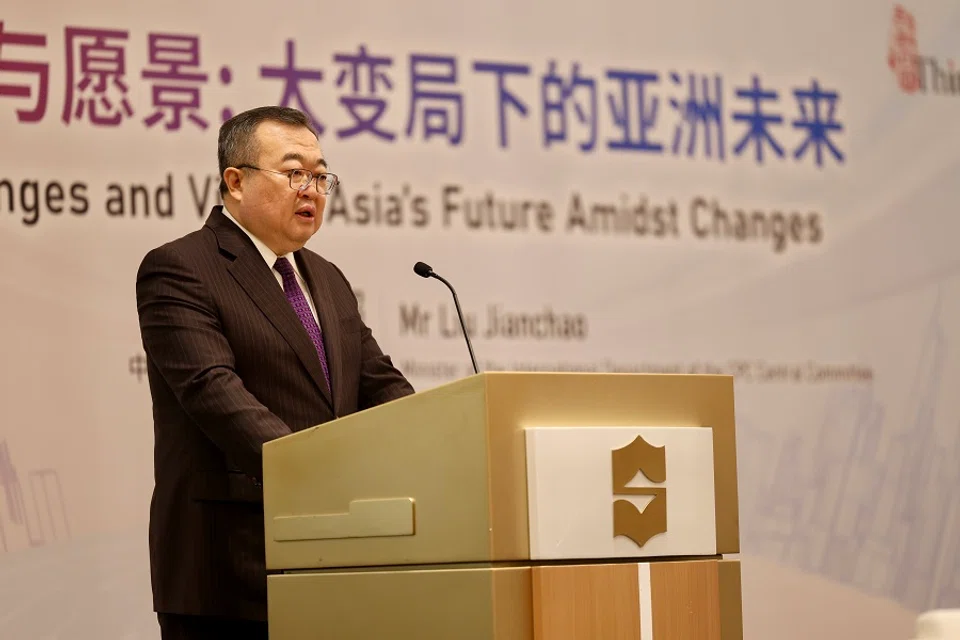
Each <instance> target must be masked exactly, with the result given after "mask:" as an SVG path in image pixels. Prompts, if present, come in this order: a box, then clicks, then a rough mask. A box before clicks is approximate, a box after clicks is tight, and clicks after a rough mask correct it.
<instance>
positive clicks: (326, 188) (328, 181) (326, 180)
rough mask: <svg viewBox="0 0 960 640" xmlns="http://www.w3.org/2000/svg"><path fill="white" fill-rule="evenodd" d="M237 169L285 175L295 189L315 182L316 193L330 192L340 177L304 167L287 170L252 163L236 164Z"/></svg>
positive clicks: (303, 187)
mask: <svg viewBox="0 0 960 640" xmlns="http://www.w3.org/2000/svg"><path fill="white" fill-rule="evenodd" d="M237 169H255V170H257V171H266V172H267V173H276V174H277V175H281V176H287V177H288V179H289V180H290V188H291V189H294V190H296V191H300V190H301V189H306V188H307V187H308V186H309V185H310V183H311V182H315V186H316V188H317V192H318V193H330V192H331V191H333V190H334V189H335V188H336V187H337V185H338V184H340V178H338V177H337V174H335V173H317V174H315V173H313V172H312V171H307V170H306V169H290V170H289V171H274V170H273V169H261V168H260V167H255V166H253V165H252V164H241V165H237Z"/></svg>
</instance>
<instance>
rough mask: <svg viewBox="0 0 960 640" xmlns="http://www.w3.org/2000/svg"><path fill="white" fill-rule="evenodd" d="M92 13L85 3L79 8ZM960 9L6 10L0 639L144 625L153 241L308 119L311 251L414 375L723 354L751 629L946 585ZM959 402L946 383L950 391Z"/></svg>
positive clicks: (798, 630)
mask: <svg viewBox="0 0 960 640" xmlns="http://www.w3.org/2000/svg"><path fill="white" fill-rule="evenodd" d="M82 5H83V6H82ZM958 35H960V6H958V5H957V3H956V2H952V1H950V0H936V1H935V0H926V1H924V2H920V1H919V0H909V1H907V2H904V3H903V4H894V3H890V2H875V1H868V0H857V1H853V2H845V3H832V2H828V1H826V0H808V1H807V2H802V3H771V2H763V1H762V0H735V1H733V2H724V3H710V2H707V1H706V0H676V1H674V2H671V3H656V2H650V1H645V2H627V1H626V0H607V1H606V2H603V3H598V4H594V5H589V4H583V3H580V4H575V3H573V2H569V1H568V0H560V1H559V2H551V3H534V2H508V1H507V0H490V1H488V2H483V3H469V4H467V3H443V2H432V1H430V0H411V1H410V2H404V3H391V2H386V1H384V0H380V1H376V0H353V1H352V2H349V3H342V4H339V5H338V4H335V3H334V4H331V3H322V4H316V3H312V4H311V3H293V4H280V5H263V4H261V3H255V2H250V1H248V0H238V1H237V2H235V3H233V4H231V5H230V6H229V9H225V8H224V7H221V5H219V4H215V3H199V2H187V1H185V0H168V1H167V2H163V3H147V4H143V3H134V2H121V1H119V0H90V1H89V2H85V3H79V4H69V3H61V2H51V1H50V0H35V1H34V2H24V3H7V5H6V6H5V7H4V9H3V11H2V13H0V127H2V143H0V144H2V148H3V155H2V159H0V285H2V291H3V303H2V312H0V355H2V360H3V363H4V366H3V367H2V368H0V388H2V390H3V391H2V394H3V396H2V397H3V403H2V405H3V408H2V413H0V486H2V491H0V636H2V637H4V638H17V639H21V638H23V639H27V638H71V639H73V640H86V639H90V640H92V639H97V640H101V639H103V638H118V639H125V638H157V637H159V632H158V629H157V626H156V619H155V617H154V614H153V613H152V609H151V603H150V581H149V569H148V557H147V539H146V522H147V514H148V506H149V499H150V491H151V488H152V444H153V431H152V421H151V413H150V398H149V392H148V388H147V383H146V376H145V361H144V354H143V352H142V348H141V344H140V337H139V330H138V325H137V313H136V305H135V298H134V279H135V275H136V270H137V267H138V265H139V263H140V260H141V259H142V258H143V256H144V255H145V253H146V252H147V251H148V250H149V249H151V248H153V247H155V246H157V245H159V244H161V243H163V242H166V241H168V240H171V239H173V238H175V237H178V236H180V235H183V234H185V233H188V232H190V231H192V230H195V229H197V228H199V227H200V226H201V225H202V224H203V222H204V220H205V218H206V216H207V215H208V214H209V211H210V209H211V207H212V206H213V205H215V204H217V203H218V176H217V158H216V140H217V129H218V127H219V125H220V124H221V123H222V122H223V120H224V119H225V118H227V117H229V116H230V115H231V114H233V113H237V112H239V111H241V110H244V109H247V108H250V107H254V106H259V105H263V104H282V105H288V106H294V107H298V108H300V109H303V110H304V111H306V112H307V113H308V114H309V115H310V116H311V118H313V120H314V121H315V124H316V126H317V127H318V129H319V130H320V131H321V145H322V147H323V150H324V153H325V156H326V158H327V160H328V161H329V163H330V167H331V170H332V171H334V172H336V173H337V174H338V175H339V176H340V177H341V179H342V185H341V187H340V188H339V189H338V190H337V191H336V192H335V193H334V194H333V195H332V196H331V197H330V199H329V201H328V204H327V211H326V216H325V220H324V224H323V227H322V229H321V230H320V232H319V233H318V234H317V235H316V236H315V237H314V239H313V240H311V242H310V244H309V245H308V246H309V247H310V248H312V249H314V250H316V251H318V252H320V253H321V254H323V255H324V256H326V257H327V258H329V259H331V260H333V261H334V262H335V263H337V264H338V265H339V266H340V267H341V268H342V269H343V270H344V272H345V273H346V275H347V277H348V278H349V280H350V282H351V284H352V286H353V287H354V288H355V290H356V292H357V295H358V298H359V300H360V302H361V305H362V311H363V314H364V317H365V319H366V320H367V322H368V324H370V326H371V327H372V328H373V330H374V332H375V335H376V336H377V338H378V339H379V341H380V343H381V345H382V346H383V347H384V349H385V350H386V351H387V352H389V353H390V354H391V355H392V356H393V357H394V360H395V362H396V363H397V364H398V366H399V367H400V368H401V369H402V370H403V371H404V372H405V373H406V374H407V375H408V376H409V378H410V380H411V382H412V383H413V384H414V385H415V387H416V388H417V389H418V390H423V389H426V388H430V387H433V386H436V385H439V384H442V383H444V382H447V381H451V380H454V379H457V378H460V377H463V376H466V375H468V374H469V373H471V372H472V368H471V365H470V359H469V355H468V353H467V350H466V347H465V345H464V342H463V336H462V333H461V332H460V330H459V327H458V323H457V319H456V313H455V309H454V306H453V302H452V300H451V298H450V296H449V292H448V291H447V290H446V288H445V287H444V286H443V285H442V284H440V283H438V282H435V281H429V280H423V279H421V278H418V277H417V276H416V275H415V274H414V273H413V270H412V267H413V265H414V263H415V262H416V261H418V260H423V261H425V262H427V263H429V264H430V265H432V266H433V267H434V269H435V270H436V271H437V272H438V273H439V274H441V275H443V276H444V277H446V278H448V279H449V280H451V282H453V283H454V285H455V286H456V288H457V292H458V294H459V297H460V300H461V302H462V304H463V307H464V312H465V314H466V319H467V325H468V331H469V332H470V335H471V336H472V339H473V345H474V349H475V351H476V354H477V359H478V361H479V364H480V366H481V368H482V369H484V370H549V371H601V372H611V371H638V372H681V373H683V372H706V373H727V374H732V375H734V376H736V402H737V407H736V408H737V424H738V434H737V437H738V442H739V463H740V470H739V474H740V475H739V478H740V492H741V493H740V496H741V531H742V552H743V553H742V556H741V559H742V561H743V563H744V564H743V567H744V585H743V589H744V615H745V632H746V634H747V637H748V638H757V639H759V638H774V637H775V638H778V639H779V640H801V639H802V640H807V639H809V638H814V637H815V638H820V639H822V640H831V639H837V640H841V639H843V640H847V639H848V638H851V637H859V638H866V637H870V638H874V639H877V640H886V639H889V640H906V639H907V638H909V637H910V636H911V632H912V624H913V619H914V617H915V615H916V614H917V612H919V611H922V610H925V609H929V608H933V607H945V606H960V555H958V554H960V502H958V500H957V496H956V491H957V488H958V487H960V465H958V464H957V459H958V457H960V395H956V389H957V388H958V385H960V351H958V347H957V343H958V341H960V251H958V250H957V239H958V237H960V222H958V217H957V202H958V201H960V180H958V179H957V175H958V169H960V145H958V144H957V140H958V138H957V135H956V131H957V122H960V69H958V67H957V65H956V62H955V60H956V59H957V57H958V56H960V37H958ZM951 393H953V394H954V395H951Z"/></svg>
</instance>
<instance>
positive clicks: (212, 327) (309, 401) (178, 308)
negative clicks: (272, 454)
mask: <svg viewBox="0 0 960 640" xmlns="http://www.w3.org/2000/svg"><path fill="white" fill-rule="evenodd" d="M295 255H296V260H297V263H298V266H299V268H300V271H301V273H302V274H303V276H304V279H305V280H306V282H307V283H308V286H309V288H310V293H311V295H312V296H313V299H314V302H315V304H316V307H317V314H318V316H319V318H320V324H321V327H322V329H323V333H324V344H325V347H326V352H327V358H328V361H329V366H330V375H331V380H332V382H331V384H332V386H333V390H332V392H331V391H330V390H329V389H327V384H326V381H325V379H324V376H323V370H322V368H321V366H320V361H319V359H318V358H317V353H316V350H315V349H314V346H313V343H312V342H311V341H310V338H309V336H308V335H307V332H306V331H305V330H304V328H303V325H301V324H300V321H299V319H298V318H297V315H296V313H295V312H294V311H293V309H292V307H291V306H290V304H289V303H288V302H287V299H286V297H285V296H284V293H283V290H282V288H281V287H280V285H279V283H278V282H277V280H276V278H275V276H274V275H273V274H272V272H271V271H270V269H269V267H268V266H267V264H266V262H265V261H264V259H263V257H262V256H261V255H260V253H259V252H258V251H257V249H256V247H255V246H254V245H253V243H252V242H251V241H250V239H249V238H248V237H247V236H246V235H245V234H244V233H243V231H242V230H241V229H239V228H238V227H237V226H236V225H235V224H234V223H233V222H231V221H230V220H228V219H227V218H226V217H225V216H224V215H223V213H222V212H221V209H220V207H215V208H214V209H213V211H212V213H211V214H210V216H209V218H208V220H207V222H206V224H205V225H204V226H203V227H202V228H201V229H200V230H198V231H195V232H193V233H191V234H189V235H187V236H185V237H183V238H180V239H179V240H176V241H174V242H171V243H169V244H165V245H163V246H161V247H159V248H157V249H154V250H153V251H151V252H150V253H148V254H147V256H146V257H145V258H144V260H143V262H142V264H141V265H140V269H139V272H138V274H137V289H136V291H137V308H138V312H139V316H140V331H141V336H142V339H143V346H144V349H145V350H146V355H147V360H148V376H149V381H150V391H151V394H152V397H153V419H154V437H155V448H154V464H155V488H154V493H153V499H152V501H151V505H150V534H149V541H150V562H151V575H152V583H153V597H154V608H155V609H156V610H157V611H162V612H169V613H190V614H209V615H223V616H231V617H242V618H254V619H261V620H263V619H266V572H265V568H264V538H263V494H262V491H261V490H260V488H259V479H260V478H261V473H262V465H261V446H262V444H263V443H264V442H267V441H268V440H272V439H275V438H278V437H281V436H283V435H286V434H289V433H291V432H293V431H298V430H300V429H304V428H307V427H311V426H314V425H316V424H319V423H322V422H326V421H329V420H331V419H333V418H335V417H339V416H344V415H347V414H349V413H353V412H355V411H358V410H361V409H364V408H367V407H370V406H374V405H377V404H381V403H384V402H388V401H390V400H393V399H396V398H399V397H402V396H405V395H408V394H411V393H413V388H412V387H411V386H410V385H409V383H408V382H407V381H406V380H405V379H404V377H403V376H402V375H401V373H400V372H399V371H397V369H396V368H394V366H393V364H392V363H391V360H390V358H389V357H388V356H385V355H384V354H383V353H382V352H381V350H380V347H379V346H378V345H377V342H376V340H375V339H374V338H373V336H372V335H371V332H370V329H369V328H368V327H367V326H366V325H365V324H364V323H363V321H362V320H361V318H360V313H359V310H358V307H357V300H356V298H355V297H354V295H353V292H352V290H351V288H350V286H349V284H348V282H347V280H346V279H345V278H344V276H343V273H342V272H341V271H340V270H339V269H338V268H337V267H336V266H334V265H333V264H332V263H330V262H328V261H326V260H324V259H323V258H321V257H320V256H319V255H317V254H316V253H313V252H311V251H308V250H306V249H303V250H300V251H298V252H296V254H295Z"/></svg>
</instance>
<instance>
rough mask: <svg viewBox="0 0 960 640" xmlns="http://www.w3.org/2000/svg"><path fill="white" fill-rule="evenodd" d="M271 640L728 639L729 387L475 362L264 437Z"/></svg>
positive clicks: (733, 497) (734, 565)
mask: <svg viewBox="0 0 960 640" xmlns="http://www.w3.org/2000/svg"><path fill="white" fill-rule="evenodd" d="M263 472H264V479H263V489H264V516H265V521H264V526H265V534H266V562H267V570H268V578H267V589H268V615H269V625H270V638H271V640H314V639H316V640H320V639H331V640H392V639H396V640H406V639H410V640H447V639H450V640H573V639H584V640H608V639H609V640H620V639H634V640H676V639H681V638H683V639H688V640H701V639H703V640H715V639H716V640H740V639H741V638H742V635H743V633H742V617H741V598H740V593H741V590H740V564H739V561H738V560H736V559H730V558H726V557H725V556H726V555H729V554H737V553H739V523H738V507H737V471H736V438H735V428H734V399H733V379H732V378H731V377H729V376H711V375H675V374H671V375H654V374H592V373H509V372H503V373H501V372H495V373H482V374H479V375H474V376H471V377H468V378H464V379H462V380H458V381H455V382H452V383H449V384H445V385H442V386H439V387H436V388H433V389H429V390H427V391H422V392H419V393H417V394H415V395H412V396H408V397H405V398H402V399H400V400H396V401H393V402H390V403H387V404H384V405H381V406H377V407H374V408H371V409H367V410H364V411H361V412H358V413H355V414H352V415H349V416H345V417H343V418H340V419H338V420H335V421H332V422H328V423H325V424H322V425H318V426H316V427H313V428H311V429H307V430H304V431H300V432H297V433H295V434H292V435H289V436H286V437H284V438H281V439H279V440H275V441H272V442H269V443H267V444H266V445H264V449H263Z"/></svg>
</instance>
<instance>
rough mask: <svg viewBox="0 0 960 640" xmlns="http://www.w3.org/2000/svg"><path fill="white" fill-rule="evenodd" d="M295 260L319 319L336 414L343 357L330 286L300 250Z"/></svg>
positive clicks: (338, 403)
mask: <svg viewBox="0 0 960 640" xmlns="http://www.w3.org/2000/svg"><path fill="white" fill-rule="evenodd" d="M294 256H295V258H296V260H297V266H299V267H300V273H302V274H303V279H304V280H306V282H307V287H308V288H309V289H310V295H311V297H313V304H314V306H315V307H316V308H317V316H318V317H319V319H320V331H321V332H322V334H323V347H324V349H325V350H326V354H327V368H328V370H329V371H330V386H332V387H333V389H331V390H330V393H331V396H332V397H333V409H334V415H337V410H338V409H339V405H340V400H339V394H338V393H337V391H339V385H340V384H341V382H342V380H343V357H342V355H343V354H342V350H341V348H340V345H341V342H340V322H339V318H338V317H337V311H336V309H335V307H334V303H333V298H332V297H331V295H330V288H329V287H328V286H327V282H326V280H325V279H324V278H323V277H321V275H320V273H319V271H318V270H317V269H315V268H314V266H313V265H312V264H310V263H309V262H308V261H307V260H306V259H304V256H303V254H302V252H300V251H297V252H296V253H295V254H294Z"/></svg>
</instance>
